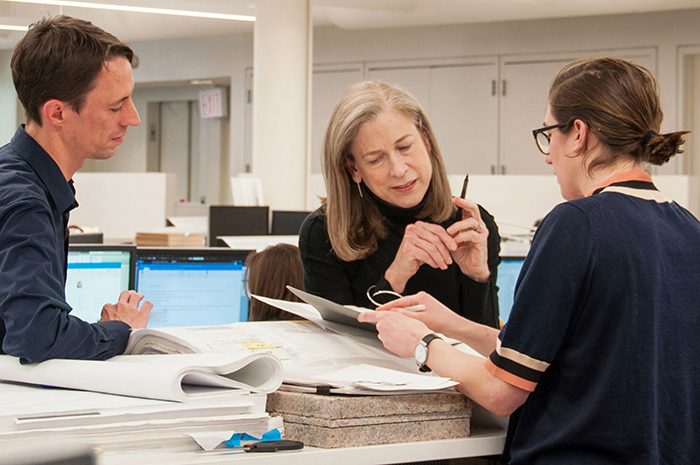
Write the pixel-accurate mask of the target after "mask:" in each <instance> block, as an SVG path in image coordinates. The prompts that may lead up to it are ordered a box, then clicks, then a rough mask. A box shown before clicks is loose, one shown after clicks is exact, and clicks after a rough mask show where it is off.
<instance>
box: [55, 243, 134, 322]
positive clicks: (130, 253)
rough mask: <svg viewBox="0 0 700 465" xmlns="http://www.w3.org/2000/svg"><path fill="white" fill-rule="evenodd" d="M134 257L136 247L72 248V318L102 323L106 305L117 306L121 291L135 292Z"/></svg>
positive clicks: (69, 298) (69, 283)
mask: <svg viewBox="0 0 700 465" xmlns="http://www.w3.org/2000/svg"><path fill="white" fill-rule="evenodd" d="M135 257H136V247H135V246H130V245H103V244H71V245H70V246H69V247H68V272H67V275H66V301H67V302H68V305H70V306H71V307H72V309H73V310H72V311H71V315H74V316H77V317H79V318H81V319H83V320H85V321H87V322H89V323H94V322H96V321H99V319H100V317H101V314H102V307H103V306H104V304H106V303H116V302H117V301H118V300H119V294H120V293H121V292H122V291H126V290H128V289H133V288H134V260H135Z"/></svg>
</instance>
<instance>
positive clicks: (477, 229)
mask: <svg viewBox="0 0 700 465" xmlns="http://www.w3.org/2000/svg"><path fill="white" fill-rule="evenodd" d="M480 231H481V223H479V226H478V227H477V228H476V232H480Z"/></svg>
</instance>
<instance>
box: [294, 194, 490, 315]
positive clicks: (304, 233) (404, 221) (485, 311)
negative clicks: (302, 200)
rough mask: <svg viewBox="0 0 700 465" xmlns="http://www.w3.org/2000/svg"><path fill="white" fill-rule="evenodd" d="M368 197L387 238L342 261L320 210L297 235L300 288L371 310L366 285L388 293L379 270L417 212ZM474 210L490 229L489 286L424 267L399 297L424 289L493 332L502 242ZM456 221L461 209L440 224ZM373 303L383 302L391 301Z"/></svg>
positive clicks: (452, 270) (454, 271)
mask: <svg viewBox="0 0 700 465" xmlns="http://www.w3.org/2000/svg"><path fill="white" fill-rule="evenodd" d="M373 198H374V200H375V203H376V204H377V206H378V207H379V210H380V211H381V212H382V213H383V214H384V216H385V218H386V221H387V223H388V226H389V227H388V230H389V234H388V236H387V237H386V238H385V239H382V240H380V241H379V244H378V248H377V251H376V252H374V253H373V254H372V255H370V256H368V257H367V258H364V259H362V260H355V261H352V262H345V261H342V260H340V259H339V258H338V257H337V256H336V255H335V253H334V252H333V250H332V248H331V243H330V239H329V237H328V231H327V229H326V219H327V218H326V215H325V207H324V206H322V207H320V208H319V209H318V210H316V211H315V212H313V213H311V214H310V215H309V216H308V217H307V218H306V220H305V221H304V223H303V224H302V226H301V231H300V234H299V250H300V251H301V259H302V261H303V263H304V286H305V288H306V291H307V292H310V293H312V294H316V295H319V296H321V297H324V298H326V299H328V300H332V301H333V302H337V303H339V304H343V305H357V306H360V307H367V308H374V305H373V304H372V303H371V302H370V301H369V299H368V298H367V290H368V289H369V288H370V287H371V286H376V287H375V288H373V289H372V291H376V290H379V289H387V290H390V289H391V286H390V285H389V283H388V282H387V281H386V280H385V279H384V272H385V271H386V269H387V268H389V266H390V265H391V263H392V262H393V261H394V258H395V257H396V252H397V251H398V250H399V245H400V244H401V240H402V239H403V233H404V229H405V228H406V226H407V225H409V224H412V223H415V222H416V221H418V219H417V217H416V214H417V213H418V210H419V209H418V208H415V207H414V208H412V209H403V208H399V207H395V206H391V205H389V204H387V203H385V202H382V201H381V200H379V199H377V198H376V197H374V196H373ZM479 211H480V213H481V218H482V220H483V223H484V224H485V225H486V227H487V228H488V230H489V238H488V249H489V252H488V266H489V269H490V270H491V277H490V278H489V280H488V282H486V283H478V282H476V281H474V280H472V279H471V278H469V277H467V276H466V275H464V274H462V272H461V270H460V269H459V266H458V265H457V264H456V263H454V262H453V263H452V264H451V265H450V266H449V267H448V268H447V269H446V270H440V269H436V268H432V267H430V266H429V265H423V266H421V267H420V268H419V269H418V272H417V273H416V274H415V275H413V276H412V277H411V278H410V279H409V280H408V282H407V283H406V288H405V289H404V292H403V295H411V294H415V293H417V292H419V291H425V292H427V293H429V294H431V295H432V296H433V297H435V298H436V299H438V300H439V301H440V302H442V303H443V304H445V305H446V306H447V307H449V308H451V309H452V310H453V311H455V312H456V313H458V314H459V315H462V316H463V317H466V318H468V319H470V320H472V321H476V322H477V323H482V324H485V325H488V326H491V327H494V328H498V327H499V320H498V317H499V313H498V295H497V291H498V288H497V287H496V274H497V268H498V264H499V263H500V260H501V259H500V257H499V253H500V248H501V246H500V241H501V238H500V236H499V235H498V227H497V226H496V223H495V221H494V219H493V216H491V214H489V213H488V212H487V211H486V210H484V209H483V208H482V207H481V206H479ZM461 218H462V211H461V210H459V209H457V210H455V213H454V214H453V215H452V217H451V218H450V219H449V220H447V221H445V222H444V223H441V226H443V227H444V228H447V227H448V226H450V225H451V224H453V223H455V222H456V221H458V220H461ZM421 221H426V220H421ZM375 300H377V301H378V302H383V301H387V300H391V298H389V299H384V300H380V299H377V298H375Z"/></svg>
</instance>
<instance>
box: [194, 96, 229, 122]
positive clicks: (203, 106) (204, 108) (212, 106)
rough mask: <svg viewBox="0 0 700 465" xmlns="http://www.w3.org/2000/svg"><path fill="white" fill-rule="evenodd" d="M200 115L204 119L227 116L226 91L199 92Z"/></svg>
mask: <svg viewBox="0 0 700 465" xmlns="http://www.w3.org/2000/svg"><path fill="white" fill-rule="evenodd" d="M199 114H200V115H201V117H202V118H221V117H224V116H227V114H228V112H227V105H226V94H225V89H207V90H202V91H200V92H199Z"/></svg>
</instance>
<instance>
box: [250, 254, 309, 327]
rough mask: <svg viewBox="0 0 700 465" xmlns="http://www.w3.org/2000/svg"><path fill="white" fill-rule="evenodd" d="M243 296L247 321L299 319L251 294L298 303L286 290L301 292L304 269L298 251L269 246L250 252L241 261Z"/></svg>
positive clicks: (299, 318) (295, 297)
mask: <svg viewBox="0 0 700 465" xmlns="http://www.w3.org/2000/svg"><path fill="white" fill-rule="evenodd" d="M245 264H246V282H247V285H246V293H247V294H248V298H249V301H250V304H249V307H248V321H270V320H273V321H277V320H301V319H302V318H301V317H298V316H296V315H294V314H293V313H289V312H286V311H284V310H281V309H279V308H276V307H273V306H271V305H268V304H266V303H263V302H261V301H259V300H257V299H255V298H251V297H250V295H251V294H255V295H260V296H263V297H270V298H273V299H279V300H290V301H292V302H300V300H299V299H298V298H297V296H295V295H294V294H292V292H291V291H290V290H289V289H287V286H288V285H289V286H292V287H295V288H297V289H304V270H303V269H302V266H301V257H300V255H299V249H298V248H297V247H296V246H294V245H291V244H276V245H270V246H268V247H266V248H265V249H263V250H261V251H260V252H251V253H250V254H249V255H248V257H246V260H245Z"/></svg>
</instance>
